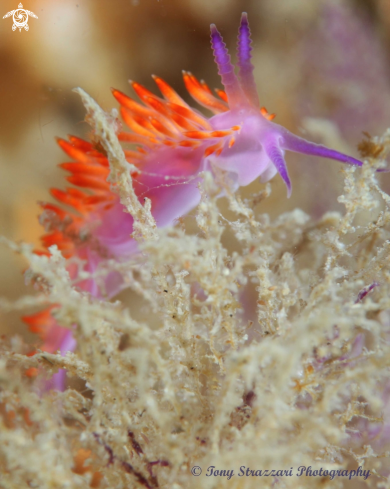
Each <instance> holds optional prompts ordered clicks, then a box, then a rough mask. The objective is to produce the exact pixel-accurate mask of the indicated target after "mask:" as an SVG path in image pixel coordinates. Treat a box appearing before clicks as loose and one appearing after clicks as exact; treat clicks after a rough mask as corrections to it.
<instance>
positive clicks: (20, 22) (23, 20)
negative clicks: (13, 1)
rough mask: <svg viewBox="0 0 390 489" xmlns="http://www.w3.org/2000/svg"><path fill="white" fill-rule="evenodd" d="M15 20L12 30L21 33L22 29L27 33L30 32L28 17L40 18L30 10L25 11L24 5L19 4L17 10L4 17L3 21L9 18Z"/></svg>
mask: <svg viewBox="0 0 390 489" xmlns="http://www.w3.org/2000/svg"><path fill="white" fill-rule="evenodd" d="M11 15H12V18H13V19H14V24H13V26H12V30H13V31H16V29H19V32H21V31H22V28H23V27H24V29H25V30H26V31H28V29H29V27H28V24H27V22H28V16H29V15H30V16H31V17H34V19H37V18H38V17H37V16H36V15H35V14H34V12H30V10H24V8H23V5H22V4H21V3H19V5H18V8H17V9H16V10H11V12H8V13H6V14H5V15H4V17H3V19H6V18H7V17H11Z"/></svg>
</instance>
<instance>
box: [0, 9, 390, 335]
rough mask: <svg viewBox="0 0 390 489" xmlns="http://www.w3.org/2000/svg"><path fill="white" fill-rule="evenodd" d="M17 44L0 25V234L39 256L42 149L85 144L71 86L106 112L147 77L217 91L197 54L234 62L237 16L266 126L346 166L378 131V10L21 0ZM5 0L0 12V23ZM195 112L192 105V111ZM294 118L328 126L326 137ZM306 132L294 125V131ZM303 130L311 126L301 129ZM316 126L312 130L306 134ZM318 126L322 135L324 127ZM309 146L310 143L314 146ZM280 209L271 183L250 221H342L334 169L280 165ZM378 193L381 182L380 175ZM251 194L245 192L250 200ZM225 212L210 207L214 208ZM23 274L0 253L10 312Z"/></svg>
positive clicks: (382, 124)
mask: <svg viewBox="0 0 390 489" xmlns="http://www.w3.org/2000/svg"><path fill="white" fill-rule="evenodd" d="M22 3H23V8H25V9H27V10H30V11H32V12H34V13H35V14H36V15H37V16H38V19H34V18H31V17H30V19H29V22H28V23H29V31H28V32H26V31H25V30H22V31H21V32H19V30H18V29H17V30H16V31H12V23H13V21H12V17H9V18H7V19H1V18H0V70H1V71H0V73H1V74H0V234H2V235H5V236H7V237H9V238H12V239H14V240H24V241H27V242H31V243H34V245H36V246H38V245H39V235H40V233H41V228H40V226H39V224H38V221H37V216H38V214H39V206H38V205H37V201H39V200H51V197H50V196H49V193H48V189H49V188H50V187H53V186H58V187H60V188H61V187H62V186H64V185H65V181H64V178H63V176H64V175H63V173H62V171H60V170H59V169H58V168H57V166H56V165H57V164H58V163H60V162H62V161H64V160H65V159H66V157H65V158H64V155H62V154H61V151H60V150H59V148H58V147H57V145H56V143H55V136H62V137H64V136H66V134H68V133H70V134H75V135H79V136H84V137H85V135H86V133H87V132H88V126H87V125H86V124H85V123H84V122H83V118H84V109H83V106H82V104H81V102H80V100H79V98H78V96H77V95H75V94H74V93H72V91H71V90H72V88H74V87H77V86H80V87H82V88H84V89H85V90H86V91H87V92H88V93H89V94H90V95H92V96H93V97H94V98H95V99H96V100H97V101H98V102H99V103H100V104H101V105H102V107H103V108H105V109H106V110H110V109H111V108H112V107H116V106H117V104H116V102H115V100H114V99H113V97H112V96H111V93H110V87H116V88H118V89H120V90H122V91H124V92H126V93H129V94H131V90H130V88H129V85H128V83H127V80H128V79H129V78H131V79H134V80H137V81H138V82H140V83H142V84H144V85H146V87H148V88H149V89H151V90H156V89H155V88H154V83H153V80H152V79H151V77H150V75H151V74H152V73H154V74H157V75H159V76H161V77H162V78H164V79H165V80H166V81H167V82H168V83H170V84H171V85H172V86H173V87H174V88H175V89H176V90H177V91H178V92H179V93H180V94H181V95H182V96H183V97H184V98H186V99H187V100H189V99H188V96H187V94H186V92H185V90H184V86H183V82H182V79H181V70H182V69H185V70H190V71H192V72H193V73H194V74H195V75H196V76H197V77H198V78H204V79H205V80H206V81H207V83H208V84H209V85H210V86H211V87H212V88H213V87H220V82H219V79H218V75H217V70H216V67H215V65H214V63H213V56H212V52H211V49H210V46H209V24H210V23H215V24H216V25H217V26H218V28H219V30H220V31H221V33H222V34H223V36H224V39H225V42H226V43H227V45H228V47H229V48H230V50H231V52H232V54H233V58H234V49H235V45H236V36H237V29H238V24H239V20H240V14H241V12H242V11H247V12H248V15H249V22H250V25H251V28H252V32H253V40H254V45H253V47H254V50H253V62H254V64H255V77H256V80H257V84H258V91H259V95H260V100H261V103H262V104H263V105H265V106H266V108H267V109H268V111H269V112H276V114H277V118H276V122H278V123H280V124H283V125H285V126H286V127H288V128H289V129H290V130H292V131H293V132H295V133H297V134H301V135H306V137H308V138H309V139H311V140H314V141H317V142H323V143H328V144H330V145H332V146H333V147H334V148H336V149H340V150H342V151H346V152H351V154H354V155H355V156H356V155H357V152H356V149H355V148H356V145H357V143H358V142H359V141H360V140H361V139H362V131H369V132H371V133H372V134H380V133H381V132H383V131H384V129H385V128H386V127H389V126H390V76H389V61H390V1H389V0H111V1H109V0H23V1H22ZM17 5H18V0H1V1H0V9H1V11H0V17H2V16H3V15H5V14H6V13H7V12H8V11H10V10H13V9H16V8H17ZM194 105H196V104H195V103H194ZM307 117H311V118H313V117H315V118H319V119H326V120H329V121H331V122H332V121H333V125H330V126H329V124H328V126H326V124H325V123H324V122H322V123H320V127H328V130H327V131H326V133H327V136H324V135H323V134H322V133H323V130H322V129H321V130H320V131H319V132H318V133H317V134H316V130H314V132H312V133H307V132H306V133H305V130H304V128H306V129H307V128H308V127H309V126H310V127H318V121H317V123H314V126H313V121H312V122H311V123H308V122H307V119H306V118H307ZM305 121H306V122H305ZM310 124H311V125H310ZM316 124H317V126H316ZM324 124H325V126H324ZM321 134H322V135H321ZM287 162H288V164H289V170H290V173H291V177H292V182H293V197H292V198H291V199H290V200H287V199H286V190H285V188H284V185H283V183H282V182H281V179H280V178H279V177H278V176H276V177H275V178H274V180H273V181H272V196H271V198H270V199H269V200H268V201H267V202H266V203H265V204H264V205H263V207H262V208H261V209H260V211H262V212H269V213H270V214H271V215H272V216H276V215H278V214H280V213H281V212H286V211H288V210H291V209H292V208H295V207H297V206H299V207H301V208H302V209H303V210H305V211H306V212H308V213H310V214H312V215H313V216H315V215H319V214H321V213H322V212H324V211H325V210H336V209H340V210H341V209H342V207H341V206H340V205H339V204H338V203H337V195H338V194H339V193H340V192H341V190H342V175H341V172H340V169H341V167H342V165H341V164H339V163H336V162H328V161H325V160H318V159H313V158H303V157H300V156H297V155H293V154H290V155H287ZM381 178H382V179H383V186H384V188H387V189H389V188H390V177H388V176H386V175H384V176H382V177H381ZM260 187H261V185H260V184H259V183H258V182H255V183H254V184H252V185H250V186H249V187H248V188H246V189H244V191H243V193H244V195H245V194H250V193H252V192H254V191H256V190H258V189H259V188H260ZM223 205H224V204H223V203H222V206H223ZM24 266H25V264H24V263H22V262H21V261H19V259H18V258H17V257H15V256H14V255H13V254H12V253H11V252H10V251H9V250H7V249H5V248H4V247H2V248H0V272H1V273H0V296H5V297H7V298H9V299H15V298H17V297H19V296H20V295H21V294H23V293H26V292H31V290H29V291H28V290H27V289H26V288H25V286H24V282H23V276H22V274H21V270H22V269H23V267H24ZM23 328H24V327H23V325H22V324H21V322H20V320H19V314H8V315H6V316H5V315H4V316H2V315H1V313H0V331H3V332H14V331H15V332H16V331H22V330H23Z"/></svg>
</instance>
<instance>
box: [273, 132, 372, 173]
mask: <svg viewBox="0 0 390 489" xmlns="http://www.w3.org/2000/svg"><path fill="white" fill-rule="evenodd" d="M282 146H283V148H284V149H287V150H288V151H293V152H294V153H301V154H305V155H312V156H321V157H322V158H329V159H331V160H337V161H341V162H342V163H347V164H348V165H356V166H362V165H363V163H362V162H361V161H360V160H357V159H356V158H353V157H352V156H348V155H346V154H344V153H340V152H339V151H336V150H334V149H329V148H327V147H326V146H323V145H322V144H316V143H311V142H309V141H306V139H302V138H300V137H299V136H295V135H294V134H291V133H290V132H287V131H285V132H284V133H283V139H282Z"/></svg>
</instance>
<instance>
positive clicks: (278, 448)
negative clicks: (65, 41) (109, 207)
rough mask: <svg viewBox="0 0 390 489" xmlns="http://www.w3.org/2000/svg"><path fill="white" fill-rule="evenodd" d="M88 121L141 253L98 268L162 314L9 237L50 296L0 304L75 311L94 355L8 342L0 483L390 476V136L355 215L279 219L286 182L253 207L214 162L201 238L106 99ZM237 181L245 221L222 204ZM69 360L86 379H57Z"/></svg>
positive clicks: (354, 180) (72, 322)
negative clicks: (135, 150)
mask: <svg viewBox="0 0 390 489" xmlns="http://www.w3.org/2000/svg"><path fill="white" fill-rule="evenodd" d="M83 97H84V98H85V101H86V104H87V106H88V104H91V103H92V102H91V101H89V99H88V98H87V96H86V95H83ZM89 117H90V120H91V124H92V125H93V126H94V127H95V133H96V137H97V138H98V139H99V140H100V143H101V145H102V146H103V147H104V148H105V150H106V151H107V153H108V156H109V160H110V164H112V161H113V160H115V161H116V164H112V166H111V172H112V180H113V182H114V184H115V187H116V189H117V191H118V193H119V195H120V198H121V199H122V202H123V204H124V205H125V206H126V208H127V210H128V211H129V212H130V213H131V214H132V215H133V217H134V219H135V221H136V222H137V233H136V234H137V240H138V243H139V248H140V253H138V254H134V255H132V258H131V259H129V260H124V261H123V262H119V263H118V262H114V261H112V263H111V262H110V260H108V261H106V262H104V266H102V267H100V268H98V270H97V271H96V272H95V278H96V277H97V279H98V278H99V277H101V279H102V283H104V277H105V276H107V274H109V273H110V272H112V270H113V269H115V270H116V271H117V272H120V273H121V274H122V275H123V276H124V277H127V284H126V285H127V286H128V287H130V289H132V291H133V293H134V294H137V295H138V297H139V300H140V302H142V308H143V309H142V310H143V311H144V312H145V313H144V314H143V320H142V322H141V321H140V320H138V319H135V314H134V311H133V310H132V307H131V306H126V305H125V304H124V303H121V302H120V301H114V302H109V301H107V300H106V299H103V298H102V299H98V298H96V297H93V296H92V295H91V294H89V293H87V292H85V291H83V290H80V288H78V287H77V286H76V285H75V283H74V282H73V281H72V279H71V277H70V275H69V272H68V270H67V267H66V260H65V258H64V257H63V256H62V254H61V252H60V251H59V250H58V249H57V247H56V246H52V247H51V248H50V254H51V256H45V255H44V254H43V255H36V254H34V253H33V251H32V248H31V247H30V246H28V245H24V244H15V243H12V242H8V241H6V240H5V239H4V240H3V242H4V244H5V245H8V246H9V247H10V250H11V251H10V252H16V253H20V254H22V255H23V256H24V257H25V258H26V260H27V261H28V264H29V270H28V272H27V277H28V280H29V281H30V282H33V283H38V284H39V292H38V295H36V296H26V297H24V298H22V299H20V300H18V301H17V302H15V303H11V302H7V301H5V300H3V301H2V302H0V306H1V307H2V308H3V309H4V310H6V311H9V310H15V309H18V310H19V309H20V310H22V309H23V314H24V313H30V312H31V311H33V310H34V309H33V308H34V307H35V310H37V309H38V306H39V307H41V305H42V304H56V305H58V306H59V307H57V308H55V309H53V315H54V316H55V318H56V320H57V321H58V323H59V324H60V325H61V326H62V327H64V328H68V329H70V330H72V332H73V336H74V338H75V340H76V342H77V349H76V351H75V353H67V354H66V355H65V356H61V355H60V354H59V353H48V352H43V351H41V352H38V353H37V354H35V355H33V356H27V355H26V353H28V351H29V349H28V347H27V345H25V344H24V343H23V341H22V340H21V339H20V338H18V337H14V338H10V339H8V340H4V341H3V342H2V344H1V360H0V473H1V475H0V487H1V488H4V489H9V488H24V487H26V488H27V487H36V488H40V489H41V488H72V489H73V488H78V487H80V488H84V487H100V488H110V489H114V488H118V489H119V488H131V487H134V488H140V489H142V488H148V489H150V488H153V489H154V488H156V489H157V488H170V489H180V488H183V489H184V488H185V489H187V488H199V487H202V488H222V487H226V488H229V489H235V488H240V489H243V488H258V487H281V488H283V487H294V488H297V487H300V488H306V487H307V488H310V489H313V488H316V487H321V488H322V487H347V486H348V487H378V488H379V487H380V488H386V487H390V484H389V482H388V475H389V470H390V469H389V462H388V450H390V436H389V432H390V405H389V389H390V383H389V362H390V343H389V341H390V312H389V311H390V297H389V288H390V275H389V272H390V261H389V251H390V198H389V196H388V195H386V194H385V193H383V192H382V191H381V190H380V188H379V187H378V183H377V177H378V174H377V173H376V169H377V168H379V167H381V166H382V165H383V159H384V158H385V157H386V155H387V154H388V153H389V151H390V132H389V131H387V132H386V133H385V134H384V136H383V137H381V138H369V140H368V141H369V142H367V141H366V143H365V144H364V146H362V149H363V151H364V156H365V158H366V160H365V163H364V166H363V167H362V168H354V167H351V168H348V169H346V170H343V171H344V174H345V188H344V193H343V195H342V196H341V197H340V198H339V201H340V202H341V203H343V204H344V206H345V213H344V214H343V215H341V214H338V213H334V212H333V213H328V214H325V215H323V216H322V217H321V218H320V219H319V220H313V219H311V218H310V217H309V216H307V215H306V214H304V213H303V212H302V211H300V210H299V209H297V210H295V211H293V212H290V213H287V214H283V215H281V216H279V217H278V218H277V219H276V220H274V221H271V220H270V218H269V217H268V216H267V215H265V214H262V209H261V207H262V201H263V200H264V199H266V198H267V197H268V195H269V193H270V191H271V187H270V186H267V187H266V188H265V190H264V191H263V192H262V193H261V194H258V195H257V196H255V197H254V198H253V199H251V200H248V201H246V200H244V199H242V198H241V197H240V195H239V194H235V193H233V192H231V191H230V190H229V189H230V187H229V181H228V179H227V178H226V175H225V174H224V173H223V172H222V171H220V172H219V173H218V174H217V173H216V175H217V178H216V177H215V176H214V177H213V176H212V175H211V174H210V173H208V172H205V173H204V174H203V175H202V179H201V181H200V183H199V188H200V191H201V202H200V204H199V206H198V207H197V209H196V223H197V226H198V230H197V233H195V234H189V233H187V232H186V231H185V226H184V225H183V224H180V223H179V225H177V226H176V227H168V228H164V229H162V228H157V227H155V225H154V220H153V217H152V215H151V213H150V202H147V203H146V205H145V207H143V206H142V205H140V204H139V202H138V200H137V199H136V198H135V197H134V195H133V193H132V183H131V179H129V178H128V176H126V175H125V173H126V172H124V171H123V165H125V162H123V161H122V160H121V155H120V154H119V152H120V151H121V149H120V146H119V145H118V144H117V145H116V144H115V141H113V140H112V137H113V136H112V134H111V133H110V131H109V130H105V128H106V129H107V127H108V126H107V127H106V126H105V124H106V122H105V121H107V119H104V118H105V117H106V116H105V114H104V113H103V112H102V111H100V109H98V108H97V107H95V108H94V107H92V105H89ZM99 124H100V126H99ZM99 127H100V132H99V129H98V128H99ZM378 148H381V149H380V151H379V150H378ZM110 151H111V154H110ZM221 189H224V191H225V193H226V195H227V198H228V201H229V206H230V210H231V211H232V212H233V213H234V214H235V216H236V217H235V220H228V219H227V218H226V216H223V215H221V212H220V210H219V208H218V206H217V198H218V196H219V195H220V192H221ZM225 231H226V232H231V233H233V234H234V236H235V238H236V241H237V246H236V251H234V252H228V250H227V249H226V247H225V246H224V245H223V239H222V238H223V234H224V232H225ZM111 265H112V269H110V267H111ZM84 273H85V271H84ZM252 302H253V303H252ZM250 311H256V315H257V317H256V316H253V315H251V312H250ZM21 314H22V312H21ZM31 368H37V369H38V371H39V374H38V376H37V377H27V376H26V375H25V372H26V371H27V370H28V369H31ZM58 369H65V370H66V371H67V376H68V379H70V381H71V383H70V385H68V388H67V389H66V390H64V391H63V392H60V391H56V390H44V389H43V388H42V385H43V384H42V379H43V378H44V377H47V378H50V377H51V375H52V374H53V373H55V372H57V371H58ZM72 379H73V382H72ZM75 379H81V381H83V383H84V384H83V386H82V387H80V386H81V381H80V380H79V381H78V384H77V383H76V382H75ZM72 386H73V387H72ZM77 386H78V387H77ZM210 467H213V469H209V468H210ZM242 467H243V469H242ZM299 467H305V470H303V469H301V470H299ZM308 467H311V469H310V470H311V471H312V473H310V471H309V472H307V471H306V468H308ZM359 467H360V470H361V473H359V472H357V471H358V468H359ZM199 468H200V469H201V471H202V473H201V474H200V473H199ZM240 468H241V469H240ZM247 469H249V472H247ZM191 470H192V472H191ZM272 470H274V474H273V475H271V474H272V473H271V471H272ZM220 471H222V473H221V472H220ZM223 471H225V472H223ZM228 471H230V472H229V474H230V477H229V474H228ZM231 471H233V473H232V472H231ZM260 471H262V473H261V474H260ZM265 471H269V474H266V473H265ZM290 471H291V474H289V472H290ZM314 471H317V472H316V473H315V474H314ZM331 471H336V473H335V475H333V477H332V476H331ZM337 471H339V472H338V473H337ZM345 471H347V473H344V472H345ZM351 471H356V475H353V476H350V474H351ZM363 471H364V474H365V475H366V476H367V477H364V476H363V475H362V474H363ZM368 471H369V472H368ZM299 472H301V473H299ZM199 474H200V475H199ZM216 474H217V475H216ZM313 474H314V475H313ZM367 474H369V475H367ZM348 484H352V485H350V486H349V485H348Z"/></svg>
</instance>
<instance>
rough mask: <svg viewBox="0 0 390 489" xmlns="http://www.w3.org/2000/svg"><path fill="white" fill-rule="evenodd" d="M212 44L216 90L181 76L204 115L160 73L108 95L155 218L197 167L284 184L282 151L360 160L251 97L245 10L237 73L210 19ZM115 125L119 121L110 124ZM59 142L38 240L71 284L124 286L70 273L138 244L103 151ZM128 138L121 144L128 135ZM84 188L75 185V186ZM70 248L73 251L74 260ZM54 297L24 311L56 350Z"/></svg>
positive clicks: (60, 340) (162, 216)
mask: <svg viewBox="0 0 390 489" xmlns="http://www.w3.org/2000/svg"><path fill="white" fill-rule="evenodd" d="M211 45H212V49H213V52H214V57H215V62H216V64H217V66H218V73H219V75H220V76H221V80H222V84H223V86H224V90H216V96H215V95H213V92H212V91H211V90H210V88H209V87H208V86H207V85H206V83H205V82H203V81H198V80H197V79H196V78H195V76H193V75H192V74H191V73H190V72H184V73H183V76H184V83H185V86H186V88H187V90H188V92H189V93H190V95H191V96H192V97H193V98H194V99H195V101H196V102H198V103H199V104H200V105H201V106H203V107H204V108H206V109H208V110H210V111H211V112H212V113H213V116H212V117H210V118H208V117H206V116H205V115H203V114H202V113H201V112H200V111H198V110H196V109H194V108H192V107H191V106H189V105H188V104H187V103H186V102H185V101H184V100H183V99H182V98H181V97H180V96H179V95H178V94H177V93H176V92H175V91H174V90H173V89H172V88H171V87H170V86H169V85H168V84H167V83H166V82H165V81H163V80H162V79H161V78H159V77H157V76H154V77H153V78H154V81H155V83H156V84H157V87H158V88H159V90H160V92H161V94H162V97H159V96H157V95H155V94H154V93H152V92H150V91H149V90H147V89H146V88H144V87H143V86H141V85H140V84H138V83H135V82H131V85H132V87H133V89H134V91H135V93H136V94H137V96H138V98H139V99H140V102H137V101H135V100H133V99H132V98H130V97H128V96H127V95H125V94H123V93H122V92H120V91H119V90H113V95H114V97H115V98H116V100H117V101H118V102H119V104H120V106H121V109H120V112H121V116H122V119H123V121H124V123H125V124H126V125H127V127H128V129H129V131H118V134H117V136H118V139H119V140H120V141H121V142H122V143H123V146H124V154H125V157H126V159H127V161H128V162H129V163H131V164H132V165H133V167H132V168H134V167H135V168H136V171H133V173H132V178H133V185H134V190H135V192H136V194H137V196H138V198H139V200H140V202H143V199H144V198H145V197H148V198H149V199H150V200H151V203H152V214H153V216H154V218H155V220H156V223H157V225H158V226H160V227H162V226H169V225H172V224H173V222H174V220H175V219H177V218H178V217H179V216H181V215H184V214H186V213H187V212H189V211H190V210H191V209H193V208H194V207H195V206H196V205H197V204H198V203H199V200H200V194H199V190H198V187H197V184H198V182H199V178H200V176H199V173H200V172H202V171H204V170H210V171H211V172H213V169H215V168H219V169H221V170H223V171H225V172H228V173H229V174H230V176H231V177H232V181H233V184H234V185H235V186H236V188H238V187H239V186H245V185H248V184H249V183H251V182H252V181H254V180H255V179H256V178H258V177H261V179H262V180H263V181H267V180H270V179H271V178H272V177H273V176H275V175H276V174H277V173H279V174H280V176H281V177H282V179H283V180H284V182H285V184H286V186H287V194H288V196H289V195H290V194H291V181H290V178H289V175H288V171H287V166H286V162H285V159H284V153H285V151H294V152H297V153H302V154H308V155H315V156H321V157H325V158H331V159H333V160H338V161H341V162H342V163H348V164H352V165H358V166H361V165H362V163H361V162H360V161H359V160H357V159H355V158H352V157H351V156H347V155H345V154H342V153H339V152H337V151H334V150H332V149H328V148H326V147H324V146H322V145H318V144H314V143H311V142H309V141H306V140H305V139H302V138H300V137H298V136H295V135H293V134H292V133H290V132H289V131H287V130H286V129H285V128H283V127H282V126H280V125H278V124H275V123H274V122H273V118H274V115H273V114H269V113H268V112H267V111H266V109H265V108H263V107H261V106H260V104H259V98H258V95H257V90H256V85H255V79H254V76H253V65H252V63H251V51H252V47H251V37H250V29H249V24H248V19H247V15H246V13H244V14H243V15H242V18H241V24H240V28H239V34H238V51H237V59H238V63H237V65H238V74H237V75H236V73H235V69H234V66H233V65H232V63H231V59H230V55H229V53H228V50H227V48H226V46H225V44H224V42H223V39H222V36H221V34H220V33H219V32H218V30H217V28H216V26H215V25H214V24H213V25H211ZM118 127H119V125H118ZM58 143H59V145H60V147H61V148H62V149H63V150H64V152H65V153H66V154H67V155H68V156H69V157H70V158H71V159H72V160H74V161H72V162H67V163H63V164H62V165H61V166H62V168H63V169H64V170H66V171H68V172H69V173H70V176H68V177H67V180H68V182H69V183H71V184H72V185H73V187H70V188H67V189H66V190H58V189H52V190H51V193H52V196H53V197H54V198H55V199H56V200H57V201H59V202H60V203H61V204H64V205H65V206H67V207H70V208H72V209H73V211H68V210H66V209H65V208H63V207H62V206H59V205H57V204H53V203H45V204H43V209H44V211H43V214H42V215H41V217H40V219H41V223H42V224H43V225H44V226H45V228H46V234H45V235H44V236H43V237H42V243H43V245H44V247H45V248H46V250H44V251H41V252H38V253H47V254H49V252H48V251H47V249H48V248H49V247H50V246H51V245H57V247H58V248H59V250H60V251H61V252H62V254H63V256H64V257H65V258H67V259H68V263H69V265H68V271H69V274H70V277H71V278H72V280H73V281H74V283H76V284H77V286H78V287H79V288H80V289H83V290H85V291H87V292H89V293H90V294H91V295H93V296H95V297H99V298H102V297H106V298H110V297H112V296H114V295H115V294H116V293H117V292H118V291H119V290H120V289H121V288H122V287H123V286H124V281H123V278H122V277H121V276H120V275H119V273H118V272H111V273H110V274H108V276H107V277H106V279H105V281H104V287H103V289H104V292H103V290H102V287H100V286H99V284H98V282H97V281H96V280H95V279H94V278H89V279H87V280H81V279H80V280H78V266H79V265H78V264H77V262H78V263H80V260H82V261H83V263H84V270H85V271H87V272H90V274H91V276H92V277H93V274H94V272H95V271H96V270H97V268H98V267H99V264H101V263H102V262H104V261H106V260H108V259H115V260H118V261H119V260H122V259H123V258H126V257H128V256H130V255H131V254H133V253H134V252H135V251H136V250H137V244H136V241H135V240H134V239H133V238H132V237H131V235H132V232H133V219H132V217H131V216H130V215H129V214H127V213H125V212H123V207H122V205H121V203H120V201H119V197H118V195H117V194H116V193H114V192H113V191H112V189H111V188H110V184H109V183H108V182H107V181H106V180H107V177H108V174H109V161H108V158H107V156H106V154H105V153H104V151H103V150H102V149H101V148H100V147H99V146H98V145H94V144H93V142H87V141H84V140H82V139H79V138H77V137H73V136H71V137H70V138H69V140H68V141H66V140H63V139H60V140H59V141H58ZM129 144H130V145H132V146H131V147H130V148H129V146H128V145H129ZM81 189H83V190H81ZM74 258H76V259H77V260H74ZM55 307H56V306H51V308H49V309H46V310H45V311H41V312H39V313H37V314H33V315H31V316H26V317H25V318H24V320H25V321H26V322H27V323H28V325H29V327H30V329H31V330H32V331H33V332H36V333H38V334H39V335H40V336H41V338H42V340H43V346H41V347H40V348H41V349H43V350H46V351H49V352H54V351H57V350H60V351H61V353H64V352H65V351H67V350H72V349H74V347H75V342H74V340H73V338H72V333H71V332H70V331H69V330H67V329H64V328H61V327H60V326H59V325H58V324H57V323H56V320H55V318H54V317H53V316H52V314H51V312H52V310H53V308H55ZM55 385H56V386H57V387H59V388H61V387H62V385H63V374H57V378H56V383H55Z"/></svg>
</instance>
